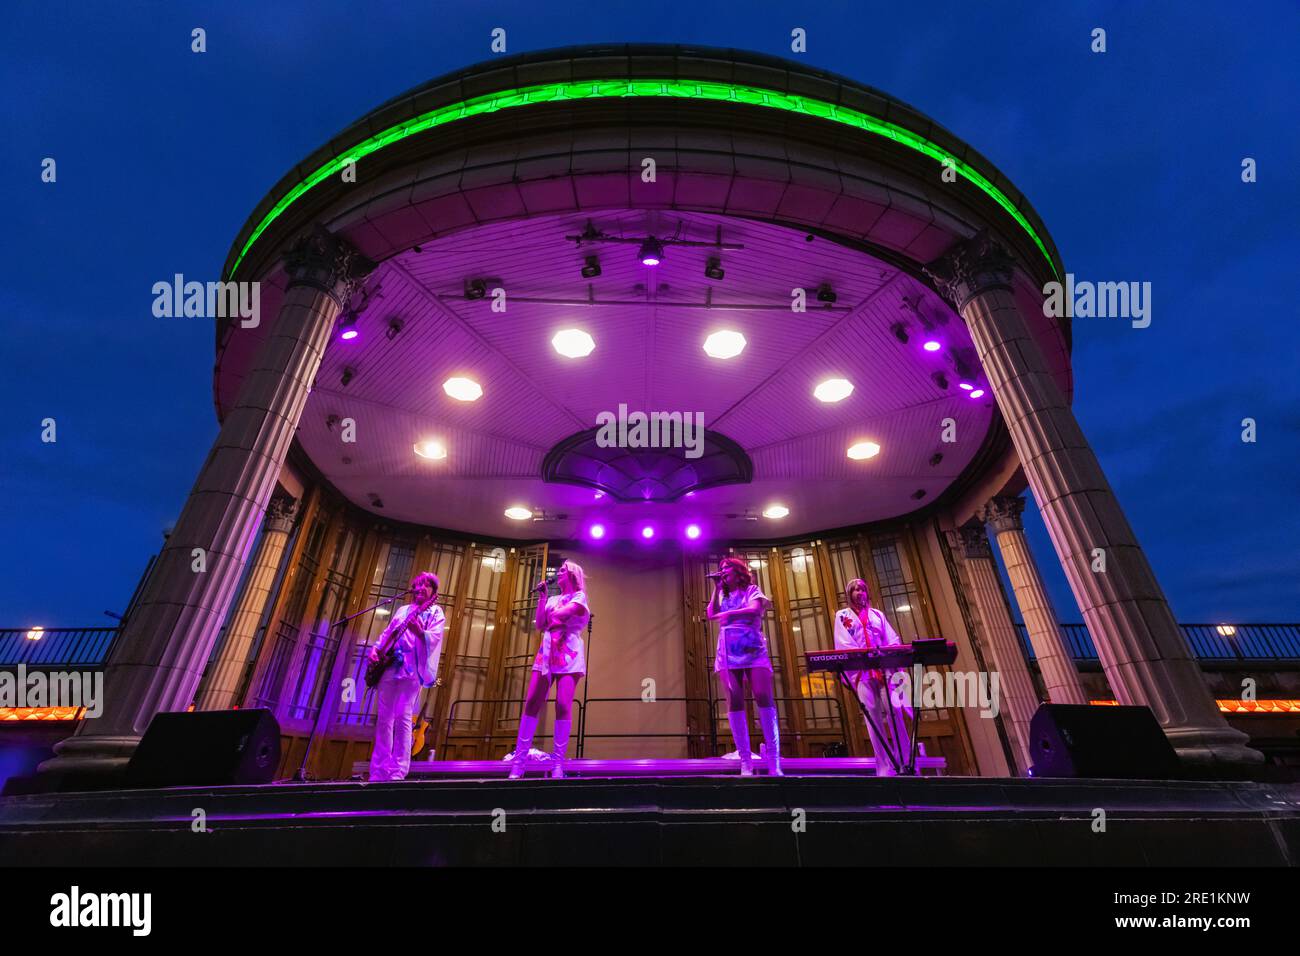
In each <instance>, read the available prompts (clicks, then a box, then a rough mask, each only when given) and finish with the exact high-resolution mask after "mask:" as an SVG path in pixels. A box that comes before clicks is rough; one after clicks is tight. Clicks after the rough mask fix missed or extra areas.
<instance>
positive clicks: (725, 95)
mask: <svg viewBox="0 0 1300 956" xmlns="http://www.w3.org/2000/svg"><path fill="white" fill-rule="evenodd" d="M623 97H658V98H668V99H687V100H711V101H715V102H727V103H744V104H746V105H749V106H764V107H767V108H768V109H775V110H785V111H786V112H789V113H799V114H801V115H803V116H813V117H816V118H818V119H824V120H829V121H831V122H833V123H842V124H843V125H845V126H852V127H854V128H855V129H861V130H865V131H867V132H868V133H874V134H875V135H877V136H884V137H886V138H887V139H892V140H894V141H895V142H896V143H899V144H900V145H902V146H906V147H907V148H908V149H912V150H915V151H916V152H918V153H922V154H924V155H926V156H929V157H930V158H931V159H933V160H935V161H936V162H938V163H940V164H949V165H951V166H952V167H953V168H954V169H955V170H956V172H957V174H958V175H959V176H961V177H962V178H963V179H965V180H966V181H967V182H969V183H972V184H974V185H975V186H976V187H978V188H979V189H980V190H981V191H983V192H984V194H985V195H987V196H988V197H989V198H990V199H992V200H993V201H994V202H996V203H997V204H998V205H999V206H1001V207H1002V208H1003V209H1005V210H1006V212H1007V214H1008V215H1009V216H1011V218H1012V219H1014V220H1015V221H1016V222H1018V223H1019V224H1020V227H1021V228H1022V229H1024V230H1025V232H1026V233H1027V234H1028V235H1029V238H1030V239H1032V240H1033V241H1034V245H1036V246H1037V247H1038V250H1039V252H1041V253H1042V254H1043V258H1044V259H1046V260H1047V265H1048V267H1049V268H1050V269H1051V270H1052V274H1053V275H1059V274H1058V273H1057V271H1056V265H1055V264H1054V263H1053V262H1052V257H1051V256H1050V255H1048V252H1047V247H1046V246H1045V245H1044V244H1043V240H1042V239H1040V238H1039V236H1038V233H1036V232H1035V231H1034V229H1033V227H1032V226H1031V225H1030V224H1029V221H1028V220H1027V219H1025V217H1024V215H1023V214H1022V213H1021V212H1020V210H1019V209H1017V208H1016V207H1015V205H1013V204H1012V202H1011V200H1010V199H1008V198H1007V197H1006V195H1005V194H1004V193H1003V192H1002V191H1001V190H1000V189H998V188H997V187H996V186H994V185H993V184H992V183H991V182H989V181H988V180H987V179H986V178H985V177H984V176H983V174H981V173H980V172H979V170H977V169H975V168H974V167H972V166H970V165H969V164H967V163H965V162H963V161H962V160H960V159H958V158H957V157H956V156H954V155H952V154H951V153H949V152H948V151H947V150H945V149H943V148H941V147H939V146H937V145H935V144H934V143H932V142H930V141H929V140H928V139H926V138H925V137H923V136H919V135H917V134H916V133H913V132H912V131H911V130H908V129H904V128H903V127H902V126H899V125H898V124H896V123H890V122H887V121H885V120H882V119H878V118H876V117H874V116H870V115H868V114H866V113H863V112H860V111H859V110H854V109H850V108H849V107H847V106H836V105H835V104H834V103H827V102H826V101H824V100H818V99H814V98H812V97H810V96H796V95H794V94H790V93H778V92H777V91H775V90H765V89H761V88H759V87H754V86H734V85H731V84H729V83H705V82H697V81H691V80H654V79H648V80H583V81H580V82H570V83H545V84H542V85H540V86H526V87H522V88H520V89H517V90H505V91H502V92H500V93H488V94H486V95H484V96H476V97H474V98H473V99H469V100H465V101H464V102H461V103H453V104H451V105H449V106H444V107H441V108H439V109H436V110H433V111H431V112H428V113H422V114H421V115H419V116H417V117H415V118H413V119H409V120H407V121H406V122H404V123H398V124H397V125H396V126H392V127H389V128H388V129H386V130H384V131H383V132H381V133H377V134H375V135H374V136H371V137H370V138H369V139H366V140H362V141H361V142H360V143H358V144H357V145H355V146H353V147H352V148H351V149H349V150H348V151H347V152H346V153H343V154H342V155H340V156H336V157H334V158H333V159H331V160H330V161H329V162H327V163H326V164H325V165H324V166H321V167H320V168H319V169H317V170H316V171H315V172H314V173H312V174H311V175H310V176H308V177H307V178H306V179H304V180H303V181H302V182H300V183H299V184H298V185H296V186H294V187H293V189H291V190H289V192H287V193H286V194H285V195H284V196H283V197H282V198H281V199H280V201H279V202H277V203H276V204H275V206H274V207H273V208H272V209H271V211H270V212H268V213H267V214H266V216H264V217H263V219H262V221H261V222H259V223H258V224H257V228H256V229H254V230H253V233H252V235H250V236H249V237H248V241H247V242H245V243H244V247H243V248H242V249H241V250H239V257H238V258H237V259H236V260H235V264H234V265H233V266H232V267H231V269H230V275H231V276H232V277H233V276H234V274H235V271H236V270H238V268H239V264H240V263H241V262H243V261H244V257H245V256H246V255H248V250H249V249H251V248H252V247H253V243H255V242H257V240H258V238H259V237H260V236H261V235H262V233H264V232H265V231H266V230H267V227H269V226H270V225H271V223H273V222H275V220H276V219H278V218H279V217H280V215H281V214H282V213H284V211H285V210H286V209H288V208H289V207H290V206H291V205H293V204H294V203H295V202H297V200H298V199H299V198H300V197H301V196H302V195H303V194H304V193H306V192H307V190H309V189H311V188H313V187H314V186H317V185H319V184H320V183H321V182H323V181H324V180H326V179H328V178H329V177H331V176H333V175H334V174H335V173H339V172H341V171H342V170H343V168H344V167H345V166H347V165H348V164H349V163H355V162H357V161H358V160H360V159H364V158H365V157H366V156H369V155H370V154H371V153H375V152H378V151H379V150H381V149H383V148H384V147H385V146H389V145H391V144H392V143H396V142H398V141H399V140H403V139H406V138H407V137H408V136H414V135H416V134H417V133H423V132H424V131H425V130H430V129H434V128H436V127H439V126H445V125H447V124H448V123H454V122H456V121H457V120H461V119H467V118H469V117H471V116H481V115H484V114H487V113H496V112H498V111H500V110H505V109H514V108H515V107H519V106H530V105H533V104H536V103H557V102H567V101H577V100H594V99H615V98H623Z"/></svg>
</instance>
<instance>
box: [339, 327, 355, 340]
mask: <svg viewBox="0 0 1300 956" xmlns="http://www.w3.org/2000/svg"><path fill="white" fill-rule="evenodd" d="M357 334H358V333H357V330H356V329H355V328H347V329H344V330H343V334H342V335H340V336H339V338H341V339H342V340H343V341H344V342H351V341H352V340H353V339H355V338H356V337H357Z"/></svg>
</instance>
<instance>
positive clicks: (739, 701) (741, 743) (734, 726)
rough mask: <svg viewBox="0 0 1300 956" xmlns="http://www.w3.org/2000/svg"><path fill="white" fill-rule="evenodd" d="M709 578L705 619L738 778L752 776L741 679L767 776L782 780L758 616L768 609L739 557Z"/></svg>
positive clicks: (768, 670) (723, 562)
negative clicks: (714, 630) (712, 631)
mask: <svg viewBox="0 0 1300 956" xmlns="http://www.w3.org/2000/svg"><path fill="white" fill-rule="evenodd" d="M709 577H710V578H712V579H713V597H712V598H710V600H709V607H708V615H707V616H708V619H709V620H710V621H717V622H719V624H720V627H719V628H718V650H717V654H716V655H715V657H714V663H713V669H714V670H715V671H716V672H717V674H718V677H719V678H721V680H722V686H723V689H724V690H725V691H726V693H727V722H728V723H729V724H730V725H731V737H732V740H734V741H735V743H736V752H737V754H738V755H739V756H740V775H741V776H742V777H750V776H753V774H754V767H753V754H752V752H751V751H750V749H749V722H748V720H747V719H746V717H745V676H746V675H748V676H749V686H750V690H751V691H752V692H753V694H754V703H755V705H756V706H757V708H758V722H759V725H760V726H761V727H762V728H763V741H764V743H766V744H767V754H766V756H767V772H768V774H769V775H771V776H774V777H783V776H785V774H783V773H782V772H781V735H780V733H779V731H778V729H777V721H778V718H777V710H776V701H775V700H774V699H773V697H772V660H771V658H770V657H769V656H768V651H767V638H766V637H764V636H763V613H764V612H765V611H766V610H767V609H768V608H769V607H771V605H772V602H771V601H770V600H768V597H767V595H766V594H764V593H763V592H762V591H761V590H759V588H758V585H757V584H755V583H754V576H753V575H752V574H751V573H750V571H749V565H747V564H746V563H745V561H744V560H743V559H741V558H734V557H730V558H723V559H722V560H721V561H719V562H718V570H717V573H715V574H711V575H709Z"/></svg>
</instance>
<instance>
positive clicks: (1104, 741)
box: [1029, 704, 1180, 780]
mask: <svg viewBox="0 0 1300 956" xmlns="http://www.w3.org/2000/svg"><path fill="white" fill-rule="evenodd" d="M1029 754H1030V757H1031V758H1032V759H1033V762H1034V765H1033V767H1032V768H1031V769H1030V771H1029V775H1030V776H1032V777H1113V778H1119V779H1129V780H1134V779H1147V780H1167V779H1170V778H1173V777H1178V776H1179V774H1180V764H1179V760H1178V754H1177V753H1175V752H1174V748H1173V747H1172V746H1171V745H1170V743H1169V739H1168V738H1167V737H1166V736H1165V734H1164V731H1163V730H1161V729H1160V724H1159V723H1158V722H1157V721H1156V718H1155V714H1153V713H1151V708H1149V707H1108V706H1096V705H1092V704H1043V705H1042V706H1041V707H1039V708H1038V712H1037V713H1036V714H1034V717H1033V720H1031V721H1030V723H1029Z"/></svg>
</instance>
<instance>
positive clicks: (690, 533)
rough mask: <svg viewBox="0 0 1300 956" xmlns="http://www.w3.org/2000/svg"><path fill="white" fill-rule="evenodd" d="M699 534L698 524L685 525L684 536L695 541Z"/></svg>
mask: <svg viewBox="0 0 1300 956" xmlns="http://www.w3.org/2000/svg"><path fill="white" fill-rule="evenodd" d="M699 536H700V526H699V525H697V524H688V525H687V526H686V537H688V538H690V539H691V540H692V541H695V540H696V539H697V538H699Z"/></svg>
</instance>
